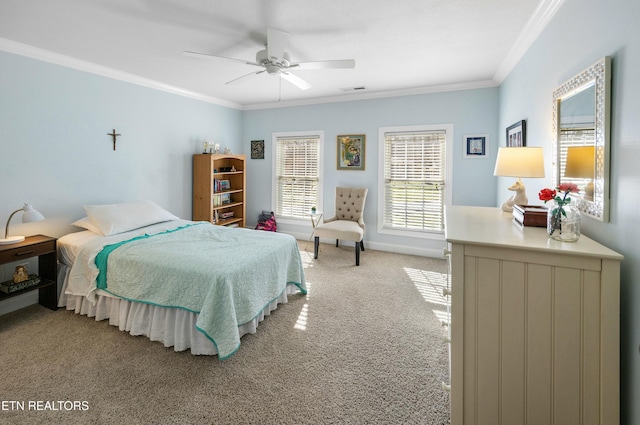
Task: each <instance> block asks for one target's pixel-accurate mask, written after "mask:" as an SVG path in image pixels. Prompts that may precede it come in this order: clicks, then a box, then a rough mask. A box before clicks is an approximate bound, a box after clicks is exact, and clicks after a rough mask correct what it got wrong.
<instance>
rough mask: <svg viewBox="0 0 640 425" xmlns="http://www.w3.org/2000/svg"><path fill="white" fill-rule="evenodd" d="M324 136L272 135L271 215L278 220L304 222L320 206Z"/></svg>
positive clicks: (314, 133) (313, 134)
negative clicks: (272, 211) (272, 206)
mask: <svg viewBox="0 0 640 425" xmlns="http://www.w3.org/2000/svg"><path fill="white" fill-rule="evenodd" d="M323 137H324V135H323V134H322V132H313V133H306V132H305V133H275V134H274V135H273V142H274V143H273V145H274V149H273V151H274V162H275V164H274V170H275V174H274V189H275V190H274V193H275V199H274V202H275V205H274V212H275V213H276V216H277V217H279V218H285V219H286V218H292V219H304V218H305V214H306V213H308V212H309V211H310V210H311V208H312V207H317V208H320V207H321V205H320V193H321V190H320V151H321V150H320V145H321V143H322V139H323ZM306 219H308V217H306Z"/></svg>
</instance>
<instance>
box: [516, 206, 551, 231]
mask: <svg viewBox="0 0 640 425" xmlns="http://www.w3.org/2000/svg"><path fill="white" fill-rule="evenodd" d="M513 219H514V220H515V221H516V222H517V223H518V224H520V225H522V226H535V227H547V208H546V207H543V206H542V205H517V204H516V205H514V206H513Z"/></svg>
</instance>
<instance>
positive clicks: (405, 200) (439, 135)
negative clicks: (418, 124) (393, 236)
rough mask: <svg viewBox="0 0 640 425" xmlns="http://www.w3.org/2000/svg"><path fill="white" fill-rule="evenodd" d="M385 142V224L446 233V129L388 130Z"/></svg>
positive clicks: (397, 227)
mask: <svg viewBox="0 0 640 425" xmlns="http://www.w3.org/2000/svg"><path fill="white" fill-rule="evenodd" d="M384 143H385V146H384V222H383V223H384V224H383V227H385V228H388V229H398V230H401V229H402V230H414V231H415V230H417V231H436V232H442V231H443V229H444V218H443V216H444V189H445V164H446V161H445V159H446V157H445V153H446V132H445V131H444V130H441V131H421V132H408V133H385V138H384Z"/></svg>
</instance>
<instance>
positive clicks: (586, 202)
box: [552, 57, 611, 221]
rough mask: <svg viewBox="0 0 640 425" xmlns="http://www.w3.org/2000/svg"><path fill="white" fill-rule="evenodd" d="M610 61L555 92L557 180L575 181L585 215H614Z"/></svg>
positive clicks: (554, 173)
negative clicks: (610, 211)
mask: <svg viewBox="0 0 640 425" xmlns="http://www.w3.org/2000/svg"><path fill="white" fill-rule="evenodd" d="M610 63H611V61H610V58H609V57H605V58H603V59H602V60H600V61H598V62H597V63H596V64H594V65H592V66H591V67H589V68H588V69H586V70H585V71H583V72H581V73H580V74H578V75H576V76H575V77H573V78H572V79H571V80H569V81H568V82H566V83H565V84H563V85H562V86H560V87H559V88H558V89H557V90H556V91H554V93H553V124H554V126H553V127H554V139H553V142H554V147H553V150H552V152H553V167H552V169H553V175H554V176H553V177H554V181H555V182H556V184H558V185H559V184H560V183H575V184H577V185H578V188H579V189H580V192H579V194H578V195H577V196H574V195H572V199H574V200H575V201H576V205H577V206H578V208H579V209H580V211H581V212H582V213H583V214H586V215H589V216H591V217H593V218H596V219H598V220H601V221H608V217H609V91H610V71H609V69H610Z"/></svg>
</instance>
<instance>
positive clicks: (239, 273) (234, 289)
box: [95, 223, 306, 359]
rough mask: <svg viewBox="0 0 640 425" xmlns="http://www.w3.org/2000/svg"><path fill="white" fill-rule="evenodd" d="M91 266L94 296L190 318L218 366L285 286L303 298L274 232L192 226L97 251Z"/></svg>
mask: <svg viewBox="0 0 640 425" xmlns="http://www.w3.org/2000/svg"><path fill="white" fill-rule="evenodd" d="M95 263H96V265H97V267H98V269H99V275H98V279H97V281H98V288H100V289H104V290H106V291H107V292H109V293H111V294H113V295H116V296H118V297H121V298H125V299H127V300H131V301H137V302H142V303H148V304H153V305H158V306H162V307H174V308H182V309H185V310H189V311H192V312H194V313H197V314H198V319H197V321H196V327H197V329H198V330H199V331H200V332H202V333H203V334H204V335H205V336H207V338H209V339H210V340H211V341H212V342H213V343H214V344H215V346H216V348H217V350H218V357H219V358H220V359H226V358H228V357H230V356H232V355H233V354H234V353H235V352H236V351H237V350H238V348H239V347H240V335H239V331H238V326H240V325H243V324H245V323H247V322H249V321H251V320H253V319H254V318H256V317H257V316H258V315H259V314H260V313H261V311H262V310H263V309H264V308H265V307H266V306H267V305H268V304H269V303H271V302H272V301H274V300H276V299H277V298H278V297H279V296H280V295H281V294H282V293H283V291H285V290H286V287H287V285H296V286H297V287H298V288H299V289H300V291H301V292H302V293H305V294H306V286H305V278H304V269H303V266H302V261H301V258H300V251H299V249H298V244H297V242H296V240H295V239H294V238H293V237H291V236H289V235H285V234H282V233H274V232H261V231H255V230H248V229H240V228H235V229H230V228H226V227H222V226H213V225H211V224H210V223H196V224H193V225H189V226H184V227H180V228H178V229H175V230H170V231H166V232H163V233H159V234H156V235H144V236H140V237H137V238H133V239H130V240H127V241H124V242H120V243H117V244H114V245H108V246H105V247H104V248H103V250H102V251H101V252H100V253H99V254H98V255H97V256H96V260H95Z"/></svg>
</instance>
